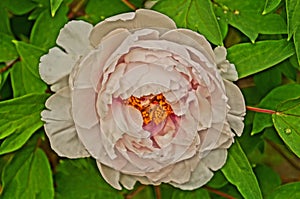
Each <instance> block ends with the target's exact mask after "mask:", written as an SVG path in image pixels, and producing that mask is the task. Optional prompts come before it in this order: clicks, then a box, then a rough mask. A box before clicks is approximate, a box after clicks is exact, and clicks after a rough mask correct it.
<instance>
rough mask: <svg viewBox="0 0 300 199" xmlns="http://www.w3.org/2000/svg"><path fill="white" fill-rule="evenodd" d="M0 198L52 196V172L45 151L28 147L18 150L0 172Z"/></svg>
mask: <svg viewBox="0 0 300 199" xmlns="http://www.w3.org/2000/svg"><path fill="white" fill-rule="evenodd" d="M2 182H3V191H2V194H1V198H3V199H12V198H25V199H35V198H36V199H51V198H54V188H53V182H52V173H51V169H50V165H49V161H48V159H47V156H46V155H45V153H44V152H43V151H42V150H41V149H39V148H37V149H35V148H34V147H29V148H25V149H22V150H20V151H18V152H17V153H16V154H15V155H14V157H13V159H12V160H11V162H9V163H8V164H7V165H6V167H5V168H4V171H3V173H2Z"/></svg>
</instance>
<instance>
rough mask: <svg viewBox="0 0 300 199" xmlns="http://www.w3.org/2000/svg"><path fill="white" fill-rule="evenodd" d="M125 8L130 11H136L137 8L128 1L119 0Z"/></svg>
mask: <svg viewBox="0 0 300 199" xmlns="http://www.w3.org/2000/svg"><path fill="white" fill-rule="evenodd" d="M121 1H122V2H123V3H124V4H125V5H126V6H128V7H129V8H131V9H132V10H136V9H137V8H136V7H135V5H134V4H133V3H131V2H130V1H129V0H121Z"/></svg>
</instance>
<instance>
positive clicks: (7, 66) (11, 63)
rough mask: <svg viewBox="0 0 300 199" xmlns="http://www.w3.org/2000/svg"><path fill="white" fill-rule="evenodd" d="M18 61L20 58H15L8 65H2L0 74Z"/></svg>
mask: <svg viewBox="0 0 300 199" xmlns="http://www.w3.org/2000/svg"><path fill="white" fill-rule="evenodd" d="M18 61H20V58H18V59H15V60H14V61H12V62H10V63H9V64H8V65H6V66H4V67H3V68H0V74H1V73H4V72H5V71H8V69H10V68H11V67H12V66H13V65H14V64H15V63H17V62H18Z"/></svg>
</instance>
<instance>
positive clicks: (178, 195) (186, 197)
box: [172, 189, 210, 199]
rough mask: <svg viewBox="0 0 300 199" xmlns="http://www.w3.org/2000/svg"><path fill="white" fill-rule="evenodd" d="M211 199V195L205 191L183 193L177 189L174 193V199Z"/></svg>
mask: <svg viewBox="0 0 300 199" xmlns="http://www.w3.org/2000/svg"><path fill="white" fill-rule="evenodd" d="M195 198H201V199H210V196H209V193H208V191H207V190H205V189H196V190H194V191H183V190H181V189H175V190H174V191H172V199H195Z"/></svg>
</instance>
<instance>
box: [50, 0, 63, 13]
mask: <svg viewBox="0 0 300 199" xmlns="http://www.w3.org/2000/svg"><path fill="white" fill-rule="evenodd" d="M62 2H63V0H50V6H51V16H52V17H54V16H55V13H56V11H57V10H58V8H59V6H60V5H61V3H62Z"/></svg>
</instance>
